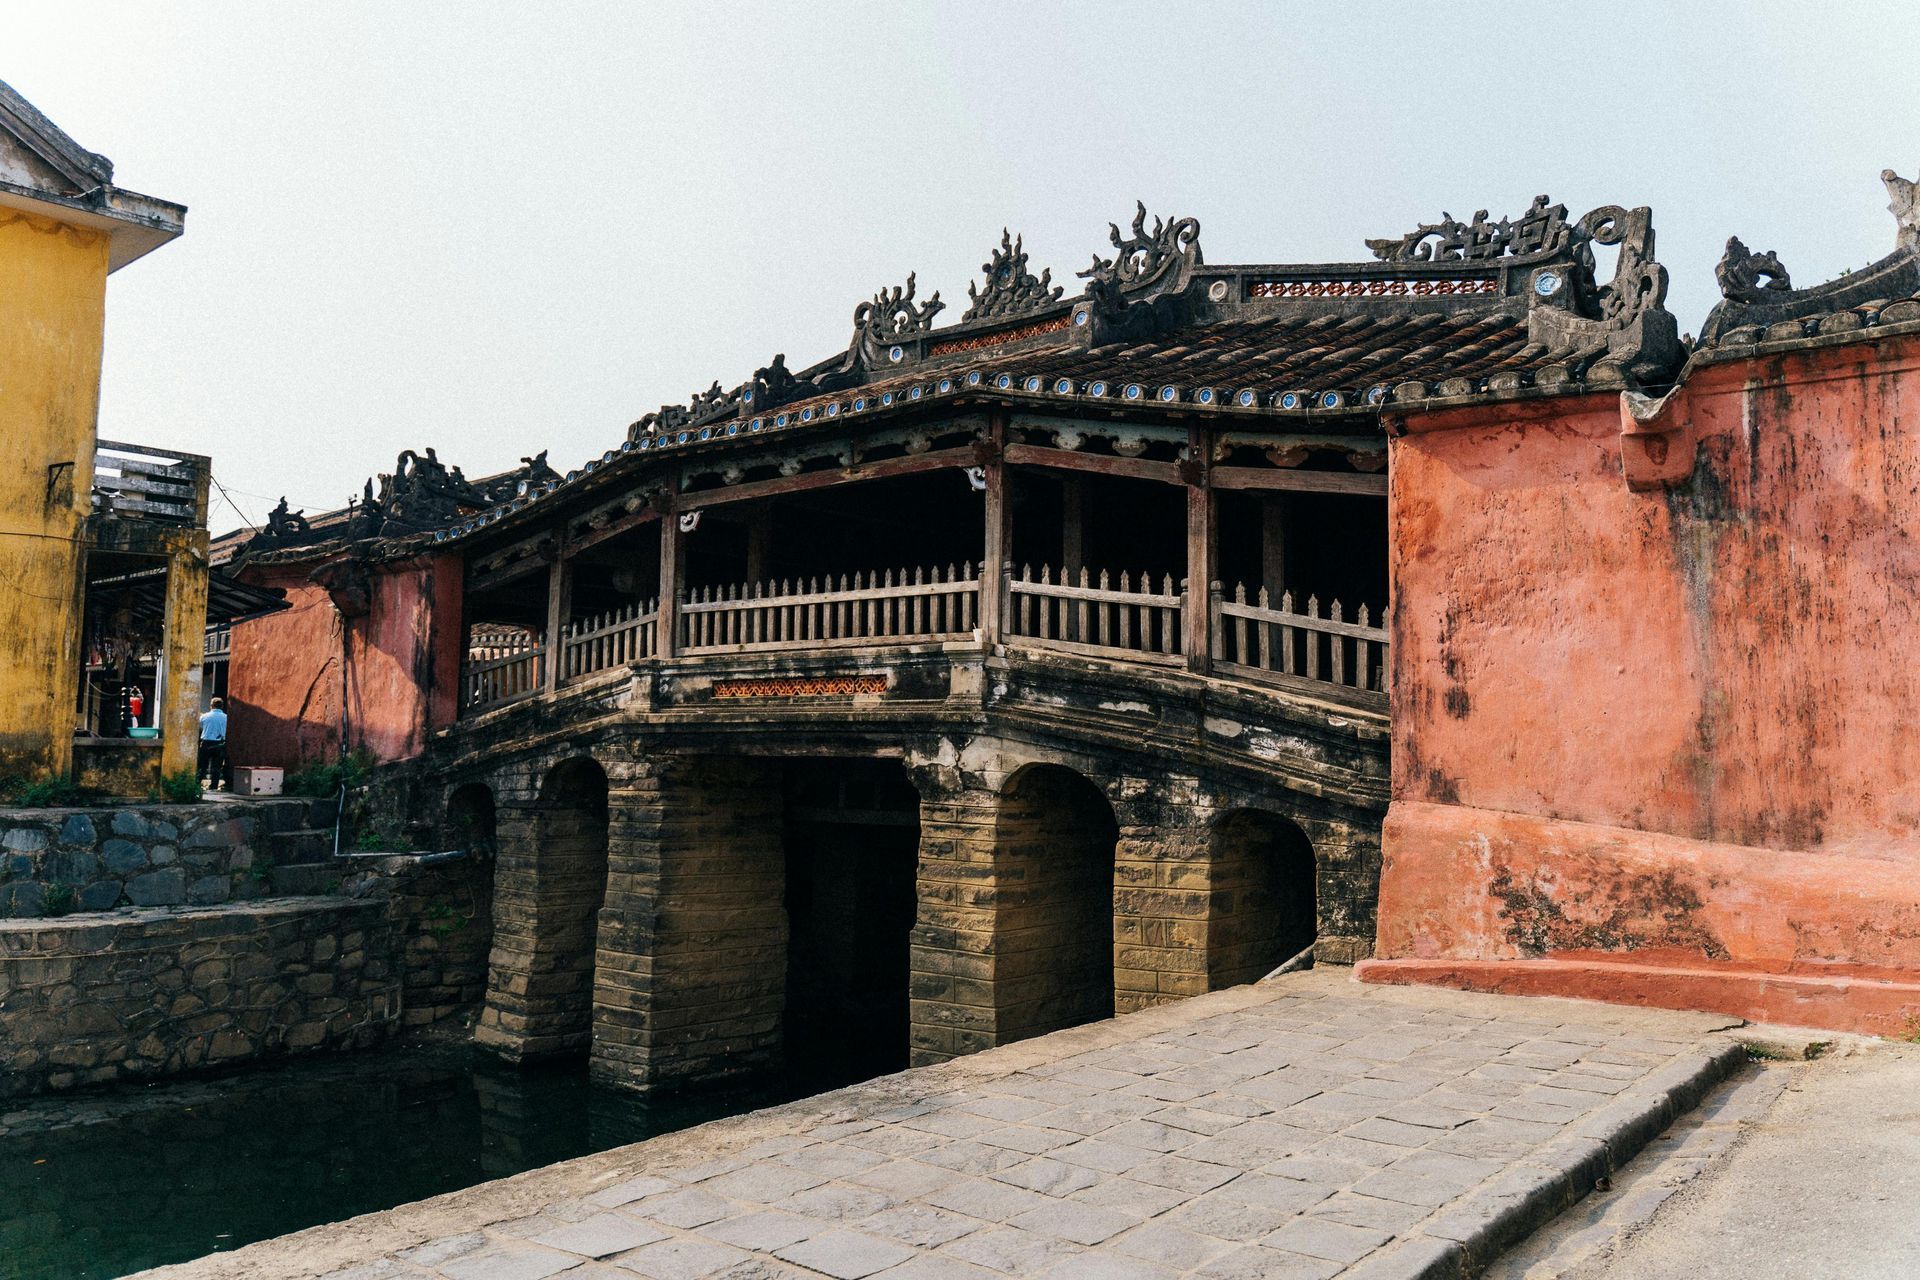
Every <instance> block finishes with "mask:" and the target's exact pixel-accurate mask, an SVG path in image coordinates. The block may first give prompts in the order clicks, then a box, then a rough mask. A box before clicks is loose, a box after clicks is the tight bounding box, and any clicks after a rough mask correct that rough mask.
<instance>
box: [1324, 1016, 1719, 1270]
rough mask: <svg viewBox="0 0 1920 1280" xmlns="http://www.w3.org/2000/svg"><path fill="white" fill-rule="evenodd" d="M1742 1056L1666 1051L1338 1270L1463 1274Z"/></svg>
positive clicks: (1645, 1139) (1568, 1201) (1548, 1216)
mask: <svg viewBox="0 0 1920 1280" xmlns="http://www.w3.org/2000/svg"><path fill="white" fill-rule="evenodd" d="M1745 1058H1746V1051H1745V1049H1744V1048H1742V1047H1741V1046H1740V1045H1739V1044H1737V1043H1733V1042H1729V1043H1726V1044H1722V1045H1720V1046H1718V1047H1717V1048H1713V1049H1709V1050H1704V1051H1701V1052H1698V1053H1690V1054H1686V1055H1684V1056H1682V1057H1679V1058H1676V1059H1674V1060H1673V1061H1672V1062H1670V1063H1668V1064H1667V1065H1666V1066H1664V1067H1662V1068H1661V1069H1660V1070H1658V1071H1656V1072H1654V1073H1653V1074H1652V1075H1650V1076H1648V1077H1647V1078H1646V1079H1645V1080H1643V1081H1641V1082H1639V1083H1638V1084H1636V1085H1634V1086H1633V1087H1632V1088H1630V1089H1628V1090H1627V1091H1626V1092H1625V1093H1622V1094H1621V1095H1620V1096H1619V1097H1618V1098H1616V1099H1614V1100H1613V1101H1612V1102H1611V1103H1608V1104H1607V1105H1606V1106H1605V1107H1602V1108H1601V1109H1600V1110H1599V1111H1597V1112H1595V1113H1594V1114H1593V1115H1591V1116H1589V1117H1588V1118H1587V1120H1586V1121H1585V1122H1584V1123H1582V1124H1581V1126H1580V1128H1579V1129H1577V1130H1576V1131H1575V1132H1574V1133H1572V1134H1569V1135H1567V1136H1566V1137H1562V1138H1559V1139H1557V1140H1555V1141H1553V1142H1550V1143H1548V1144H1546V1145H1545V1146H1543V1147H1542V1148H1540V1149H1539V1150H1538V1151H1536V1152H1535V1153H1534V1154H1533V1155H1531V1156H1530V1157H1528V1158H1527V1159H1526V1160H1524V1161H1522V1162H1521V1163H1520V1164H1518V1165H1516V1166H1514V1167H1513V1168H1511V1169H1509V1170H1508V1171H1507V1172H1506V1173H1504V1174H1502V1175H1501V1176H1500V1177H1498V1178H1496V1179H1495V1180H1494V1182H1493V1183H1492V1184H1491V1185H1490V1186H1488V1187H1486V1188H1484V1189H1482V1190H1480V1191H1478V1192H1476V1193H1475V1194H1473V1195H1471V1196H1469V1197H1467V1198H1466V1199H1465V1200H1462V1201H1461V1202H1460V1203H1458V1204H1456V1205H1453V1206H1452V1207H1450V1208H1447V1209H1445V1210H1444V1211H1442V1212H1441V1213H1439V1214H1438V1215H1436V1216H1435V1217H1433V1218H1430V1219H1428V1220H1427V1221H1426V1222H1425V1223H1423V1224H1422V1225H1421V1226H1420V1227H1419V1228H1418V1230H1417V1231H1416V1232H1415V1233H1414V1234H1413V1235H1410V1236H1408V1237H1407V1238H1406V1239H1405V1240H1404V1241H1403V1242H1402V1243H1401V1244H1400V1246H1399V1247H1398V1248H1395V1249H1393V1250H1391V1251H1389V1252H1387V1253H1384V1254H1382V1255H1380V1256H1378V1257H1375V1258H1371V1259H1368V1260H1367V1262H1366V1263H1364V1264H1362V1265H1361V1266H1358V1267H1355V1268H1353V1269H1352V1270H1350V1271H1345V1272H1342V1273H1341V1280H1471V1277H1473V1276H1477V1275H1479V1274H1480V1272H1481V1271H1482V1270H1484V1269H1485V1268H1486V1267H1487V1265H1488V1264H1489V1263H1491V1262H1492V1261H1493V1260H1494V1259H1495V1258H1497V1257H1499V1256H1500V1254H1501V1252H1502V1251H1503V1250H1505V1249H1507V1248H1508V1247H1509V1246H1511V1245H1513V1244H1514V1243H1516V1242H1517V1241H1519V1240H1520V1239H1522V1238H1523V1237H1525V1236H1526V1235H1528V1234H1529V1233H1531V1232H1532V1231H1534V1230H1536V1229H1538V1228H1539V1227H1542V1226H1544V1225H1545V1224H1546V1223H1548V1222H1549V1221H1551V1220H1552V1219H1553V1218H1554V1217H1556V1216H1557V1215H1558V1214H1559V1213H1560V1212H1561V1211H1562V1210H1564V1209H1566V1208H1567V1207H1569V1206H1570V1205H1572V1204H1574V1203H1575V1202H1577V1201H1578V1200H1580V1199H1581V1197H1583V1196H1585V1195H1586V1194H1587V1193H1588V1192H1590V1191H1592V1190H1593V1188H1594V1186H1595V1185H1596V1184H1597V1183H1598V1182H1599V1181H1600V1179H1601V1178H1604V1177H1609V1176H1611V1175H1612V1174H1613V1172H1614V1171H1615V1170H1616V1169H1618V1168H1620V1167H1621V1166H1622V1165H1624V1164H1625V1163H1626V1162H1627V1161H1628V1160H1631V1159H1632V1158H1633V1157H1634V1156H1635V1155H1636V1154H1637V1153H1638V1152H1639V1151H1640V1149H1641V1148H1642V1147H1644V1146H1646V1145H1647V1143H1649V1142H1651V1141H1652V1140H1653V1139H1654V1138H1656V1137H1658V1136H1659V1135H1660V1134H1662V1133H1664V1132H1665V1131H1666V1130H1667V1128H1668V1127H1669V1126H1671V1125H1672V1124H1673V1122H1674V1121H1675V1120H1677V1119H1679V1118H1680V1117H1681V1116H1683V1115H1685V1114H1686V1113H1687V1112H1689V1111H1691V1110H1693V1108H1694V1107H1695V1106H1697V1105H1699V1103H1700V1100H1701V1099H1702V1098H1704V1097H1706V1095H1707V1093H1708V1092H1709V1091H1711V1090H1712V1089H1713V1088H1714V1086H1716V1085H1718V1084H1719V1083H1720V1082H1721V1081H1722V1080H1725V1079H1726V1078H1727V1077H1728V1076H1730V1075H1732V1074H1733V1073H1734V1072H1735V1071H1736V1070H1738V1069H1739V1067H1740V1065H1741V1063H1742V1062H1744V1061H1745Z"/></svg>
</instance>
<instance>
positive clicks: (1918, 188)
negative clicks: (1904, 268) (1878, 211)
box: [1880, 169, 1920, 253]
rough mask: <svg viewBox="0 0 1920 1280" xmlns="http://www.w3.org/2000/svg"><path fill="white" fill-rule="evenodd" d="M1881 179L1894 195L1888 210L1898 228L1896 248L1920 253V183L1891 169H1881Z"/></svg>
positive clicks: (1889, 192)
mask: <svg viewBox="0 0 1920 1280" xmlns="http://www.w3.org/2000/svg"><path fill="white" fill-rule="evenodd" d="M1880 181H1882V182H1884V183H1886V184H1887V194H1888V195H1889V196H1892V197H1893V202H1892V203H1891V204H1889V205H1888V206H1887V212H1888V213H1891V214H1892V215H1893V222H1894V226H1895V228H1896V231H1895V238H1894V248H1896V249H1905V250H1907V251H1908V252H1909V253H1920V183H1917V182H1910V181H1908V180H1907V179H1905V178H1903V177H1901V176H1900V175H1899V174H1897V173H1895V172H1894V171H1893V170H1891V169H1882V170H1881V171H1880Z"/></svg>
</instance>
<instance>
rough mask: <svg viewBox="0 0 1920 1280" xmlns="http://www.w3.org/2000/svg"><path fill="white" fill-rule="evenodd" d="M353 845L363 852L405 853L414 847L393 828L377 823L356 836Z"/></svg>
mask: <svg viewBox="0 0 1920 1280" xmlns="http://www.w3.org/2000/svg"><path fill="white" fill-rule="evenodd" d="M353 846H354V848H356V849H358V850H360V852H362V853H405V852H406V851H407V850H408V849H411V848H412V847H413V846H412V845H410V844H408V843H407V841H406V840H404V839H403V838H401V837H400V836H398V835H395V834H394V833H393V832H392V831H391V830H388V829H386V828H384V827H380V826H377V825H376V826H369V827H368V828H367V829H366V830H364V831H362V832H361V833H360V834H359V835H358V836H356V837H355V838H354V841H353Z"/></svg>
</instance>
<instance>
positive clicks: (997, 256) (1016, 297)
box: [960, 227, 1066, 324]
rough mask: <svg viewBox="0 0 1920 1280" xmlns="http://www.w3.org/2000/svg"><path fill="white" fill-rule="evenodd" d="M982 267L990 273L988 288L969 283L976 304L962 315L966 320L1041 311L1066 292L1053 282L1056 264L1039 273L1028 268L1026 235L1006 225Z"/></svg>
mask: <svg viewBox="0 0 1920 1280" xmlns="http://www.w3.org/2000/svg"><path fill="white" fill-rule="evenodd" d="M980 269H981V270H982V271H984V272H986V273H987V282H986V288H984V289H975V288H974V286H973V285H971V284H969V285H968V286H967V297H968V298H970V299H971V300H972V302H973V305H972V306H970V307H968V308H967V310H966V314H964V315H962V316H961V317H960V323H962V324H966V323H967V322H968V321H971V320H990V319H993V318H994V317H996V316H1011V315H1019V314H1020V313H1022V312H1026V311H1038V310H1039V309H1041V308H1042V307H1046V306H1050V305H1052V304H1053V303H1056V302H1058V301H1060V295H1061V294H1062V293H1064V292H1066V290H1065V289H1063V288H1062V287H1061V286H1060V285H1056V284H1053V269H1052V268H1050V267H1049V268H1048V269H1047V270H1046V271H1044V272H1042V273H1041V274H1040V275H1038V276H1035V275H1034V274H1033V273H1032V272H1030V271H1028V270H1027V251H1026V247H1025V245H1024V243H1023V237H1018V236H1014V235H1012V234H1011V233H1010V232H1009V231H1008V230H1007V229H1006V228H1004V227H1003V228H1001V231H1000V247H999V248H998V249H995V250H994V251H993V256H992V257H990V258H988V259H987V261H985V262H983V263H981V264H980ZM1049 285H1052V287H1051V288H1049V287H1048V286H1049Z"/></svg>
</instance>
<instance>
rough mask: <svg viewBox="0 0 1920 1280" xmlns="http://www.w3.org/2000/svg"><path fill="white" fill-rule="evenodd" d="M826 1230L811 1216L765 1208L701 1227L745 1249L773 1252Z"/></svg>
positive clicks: (710, 1233)
mask: <svg viewBox="0 0 1920 1280" xmlns="http://www.w3.org/2000/svg"><path fill="white" fill-rule="evenodd" d="M824 1230H826V1227H825V1225H824V1224H822V1223H819V1222H815V1221H814V1220H813V1219H812V1218H802V1217H800V1216H799V1215H797V1214H792V1213H783V1212H781V1211H780V1210H778V1209H762V1210H759V1211H758V1212H756V1213H743V1214H741V1215H740V1216H738V1217H736V1218H722V1219H720V1220H719V1221H718V1222H709V1223H708V1224H707V1225H706V1226H704V1227H702V1228H701V1229H700V1234H701V1235H703V1236H711V1237H712V1238H713V1239H715V1240H719V1241H721V1242H722V1243H725V1244H731V1245H737V1246H739V1247H740V1248H742V1249H753V1250H756V1251H758V1252H760V1253H772V1252H773V1251H774V1250H775V1249H784V1248H786V1247H787V1246H788V1245H790V1244H799V1243H800V1242H801V1241H802V1240H805V1239H807V1238H808V1237H810V1236H815V1235H818V1234H820V1233H821V1232H822V1231H824Z"/></svg>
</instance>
